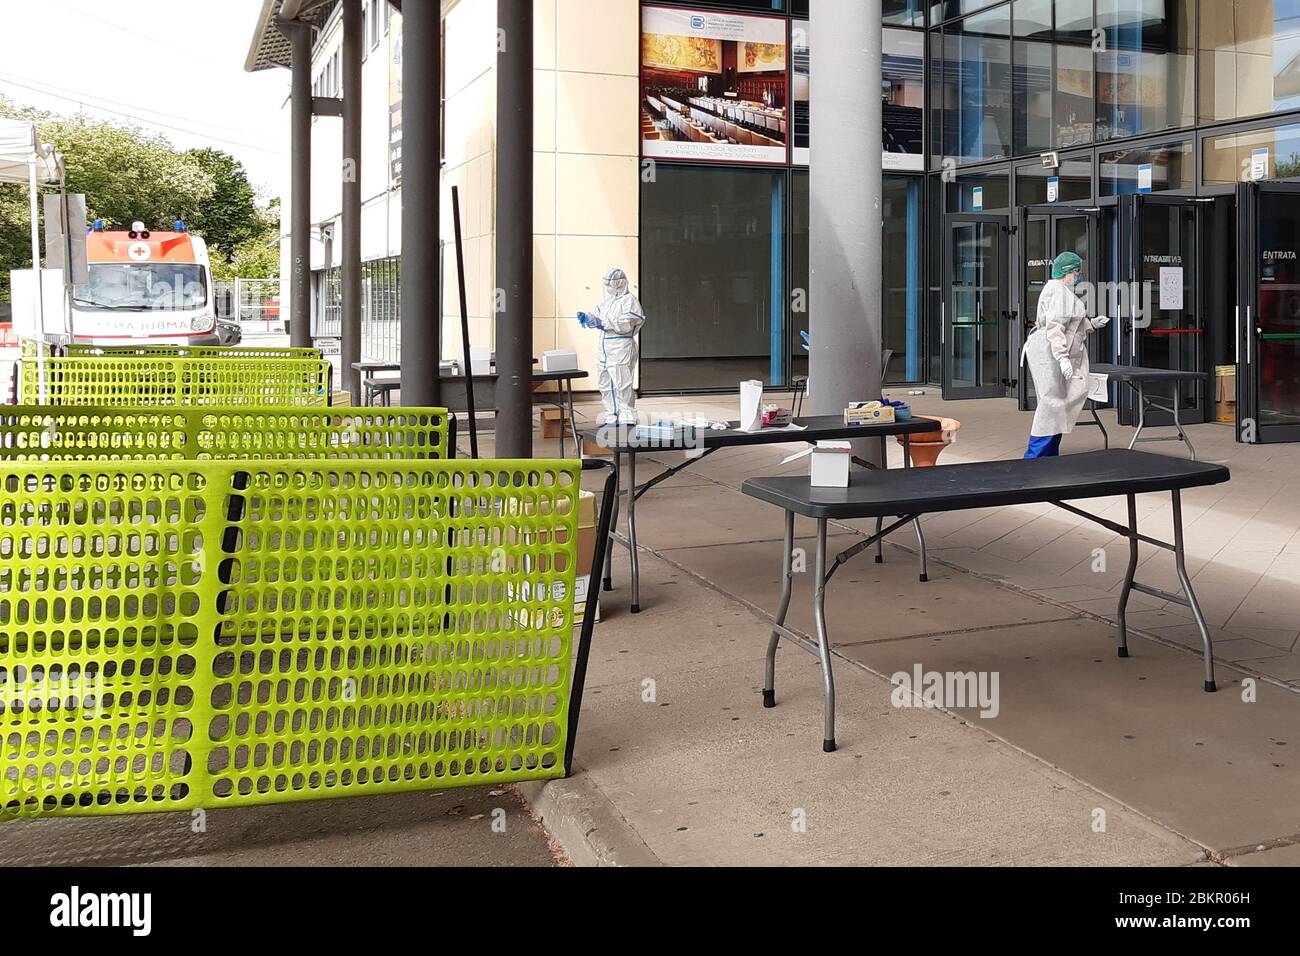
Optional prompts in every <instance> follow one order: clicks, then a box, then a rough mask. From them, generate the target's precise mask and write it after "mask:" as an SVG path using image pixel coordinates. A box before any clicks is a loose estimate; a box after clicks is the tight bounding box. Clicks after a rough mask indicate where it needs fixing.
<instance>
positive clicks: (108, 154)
mask: <svg viewBox="0 0 1300 956" xmlns="http://www.w3.org/2000/svg"><path fill="white" fill-rule="evenodd" d="M0 116H11V117H17V118H22V119H31V120H33V121H35V122H36V124H37V127H38V129H39V131H40V135H41V139H42V140H43V141H45V142H47V143H51V144H53V145H54V147H55V148H56V149H57V150H59V152H61V153H62V154H63V156H64V160H65V163H66V167H67V182H68V191H69V192H80V193H85V194H86V212H87V215H88V216H89V218H90V219H91V220H94V219H103V220H104V222H105V225H107V226H108V227H109V228H110V229H113V228H117V229H125V228H130V225H131V223H132V222H134V221H136V220H139V221H140V222H143V223H145V224H146V226H148V227H149V228H150V229H168V228H170V227H171V224H172V222H174V221H175V220H176V219H183V220H185V222H186V223H187V224H188V225H189V226H190V228H191V229H193V231H194V232H195V233H196V234H198V235H200V236H203V237H204V238H205V239H206V240H207V241H208V244H209V246H210V248H211V249H212V261H213V270H214V272H215V271H218V267H219V266H220V268H221V270H222V271H224V270H225V269H226V268H227V267H229V266H231V265H232V263H231V259H232V257H235V259H236V260H237V262H238V265H239V268H240V269H250V270H255V271H256V275H252V274H250V273H248V272H244V273H242V274H243V275H247V276H250V277H256V278H266V277H270V276H274V275H276V274H278V272H279V259H278V256H279V253H278V251H277V252H275V253H274V257H275V260H274V262H272V261H271V260H270V259H269V258H268V256H267V255H265V254H264V252H263V251H262V248H263V247H265V246H266V244H267V243H273V242H275V240H276V239H277V238H278V237H279V231H280V212H279V205H278V202H274V201H273V202H272V203H271V204H270V205H268V206H267V207H266V208H260V207H259V206H258V204H257V196H256V193H255V192H254V190H253V187H252V185H251V184H250V183H249V181H248V173H247V172H246V171H245V169H244V166H243V164H242V163H240V162H239V160H237V159H235V157H233V156H231V155H229V154H228V153H224V152H222V151H221V150H218V149H211V148H206V149H192V150H187V151H184V152H181V151H178V150H176V149H175V148H174V147H173V146H172V145H171V143H170V142H168V141H167V139H166V138H165V137H162V136H159V135H156V134H153V133H149V132H147V131H144V130H141V129H139V128H137V127H134V126H119V125H115V124H112V123H105V122H102V121H98V120H92V119H90V118H88V117H86V116H82V115H77V116H72V117H59V116H54V115H52V114H49V113H39V112H37V111H35V110H33V109H31V108H30V107H25V106H21V105H19V104H16V103H14V102H13V101H11V100H8V99H6V98H4V97H3V96H0ZM27 215H28V210H27V193H26V189H25V187H23V186H19V185H7V184H0V295H4V296H5V297H7V291H8V290H7V286H8V280H9V270H10V269H23V268H30V266H31V246H30V238H29V237H30V231H29V226H28V221H27Z"/></svg>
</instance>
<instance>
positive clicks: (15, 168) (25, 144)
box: [0, 117, 59, 183]
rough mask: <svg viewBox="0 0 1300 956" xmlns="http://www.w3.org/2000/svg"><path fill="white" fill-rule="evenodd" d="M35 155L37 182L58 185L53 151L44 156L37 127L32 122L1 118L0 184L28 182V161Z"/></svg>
mask: <svg viewBox="0 0 1300 956" xmlns="http://www.w3.org/2000/svg"><path fill="white" fill-rule="evenodd" d="M33 152H34V153H36V155H37V157H38V160H37V163H36V179H37V180H38V181H39V182H43V183H57V182H58V181H59V167H58V164H57V163H56V162H55V161H54V151H53V150H51V151H50V152H49V153H46V151H45V146H44V145H43V144H42V143H41V139H40V136H38V135H37V133H36V124H35V123H33V122H32V121H31V120H16V119H6V118H4V117H0V183H25V182H27V180H28V175H29V168H28V165H27V160H28V159H29V158H30V157H31V155H32V153H33Z"/></svg>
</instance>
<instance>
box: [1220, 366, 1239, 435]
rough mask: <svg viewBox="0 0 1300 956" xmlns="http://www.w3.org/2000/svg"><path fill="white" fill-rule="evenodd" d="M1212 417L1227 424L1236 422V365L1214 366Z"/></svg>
mask: <svg viewBox="0 0 1300 956" xmlns="http://www.w3.org/2000/svg"><path fill="white" fill-rule="evenodd" d="M1214 419H1215V421H1219V422H1223V423H1225V424H1228V425H1235V424H1236V423H1237V366H1235V365H1218V366H1215V369H1214Z"/></svg>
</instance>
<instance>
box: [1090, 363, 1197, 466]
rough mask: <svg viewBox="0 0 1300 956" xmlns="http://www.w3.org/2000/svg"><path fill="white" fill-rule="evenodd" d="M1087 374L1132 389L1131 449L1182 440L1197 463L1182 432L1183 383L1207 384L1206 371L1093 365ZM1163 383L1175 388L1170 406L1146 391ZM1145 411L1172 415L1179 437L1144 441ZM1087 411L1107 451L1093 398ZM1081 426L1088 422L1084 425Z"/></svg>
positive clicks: (1105, 437)
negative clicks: (1134, 421)
mask: <svg viewBox="0 0 1300 956" xmlns="http://www.w3.org/2000/svg"><path fill="white" fill-rule="evenodd" d="M1089 371H1090V372H1091V373H1092V374H1093V375H1105V376H1106V377H1107V378H1109V379H1110V380H1111V381H1114V382H1122V383H1123V384H1125V385H1127V386H1128V387H1129V388H1131V389H1133V391H1134V393H1135V394H1136V396H1137V415H1138V424H1137V431H1136V432H1135V433H1134V434H1133V440H1132V441H1131V442H1129V443H1128V447H1129V448H1130V449H1131V448H1133V446H1134V445H1137V444H1138V443H1139V442H1153V441H1181V442H1182V443H1183V444H1185V445H1186V446H1187V450H1188V451H1190V452H1191V453H1192V461H1196V447H1195V446H1194V445H1193V444H1192V440H1191V439H1190V438H1188V437H1187V433H1186V432H1185V431H1183V423H1182V421H1181V419H1180V415H1181V414H1182V404H1183V384H1184V383H1186V382H1204V381H1207V380H1208V379H1209V373H1208V372H1188V371H1184V370H1182V369H1169V368H1142V367H1140V366H1137V365H1094V366H1092V367H1091V368H1090V369H1089ZM1166 382H1167V383H1169V384H1171V385H1173V387H1174V399H1173V403H1172V404H1169V405H1166V404H1165V403H1164V402H1163V401H1162V400H1161V399H1160V398H1159V397H1157V398H1152V397H1151V396H1150V395H1148V394H1147V391H1146V386H1147V385H1153V384H1162V383H1166ZM1148 409H1156V410H1157V411H1162V412H1170V413H1171V414H1172V415H1173V416H1174V428H1176V429H1178V434H1177V435H1159V436H1155V437H1152V438H1143V437H1142V430H1143V429H1144V428H1146V427H1147V410H1148ZM1088 410H1089V411H1091V412H1092V418H1093V423H1095V424H1096V426H1097V427H1098V428H1100V429H1101V437H1102V440H1103V441H1104V442H1105V443H1106V447H1107V448H1110V434H1109V433H1108V432H1107V431H1106V426H1105V425H1103V424H1102V423H1101V417H1100V416H1099V415H1098V414H1097V403H1096V402H1095V401H1093V400H1092V399H1088ZM1083 424H1089V423H1088V422H1084V423H1083Z"/></svg>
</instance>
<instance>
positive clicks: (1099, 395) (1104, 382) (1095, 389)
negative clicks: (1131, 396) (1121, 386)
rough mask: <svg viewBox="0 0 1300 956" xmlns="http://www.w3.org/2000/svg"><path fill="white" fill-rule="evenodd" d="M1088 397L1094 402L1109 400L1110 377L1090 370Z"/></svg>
mask: <svg viewBox="0 0 1300 956" xmlns="http://www.w3.org/2000/svg"><path fill="white" fill-rule="evenodd" d="M1088 397H1089V398H1090V399H1092V400H1093V401H1094V402H1109V401H1110V377H1109V376H1106V375H1098V374H1096V373H1095V372H1090V373H1089V374H1088Z"/></svg>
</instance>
